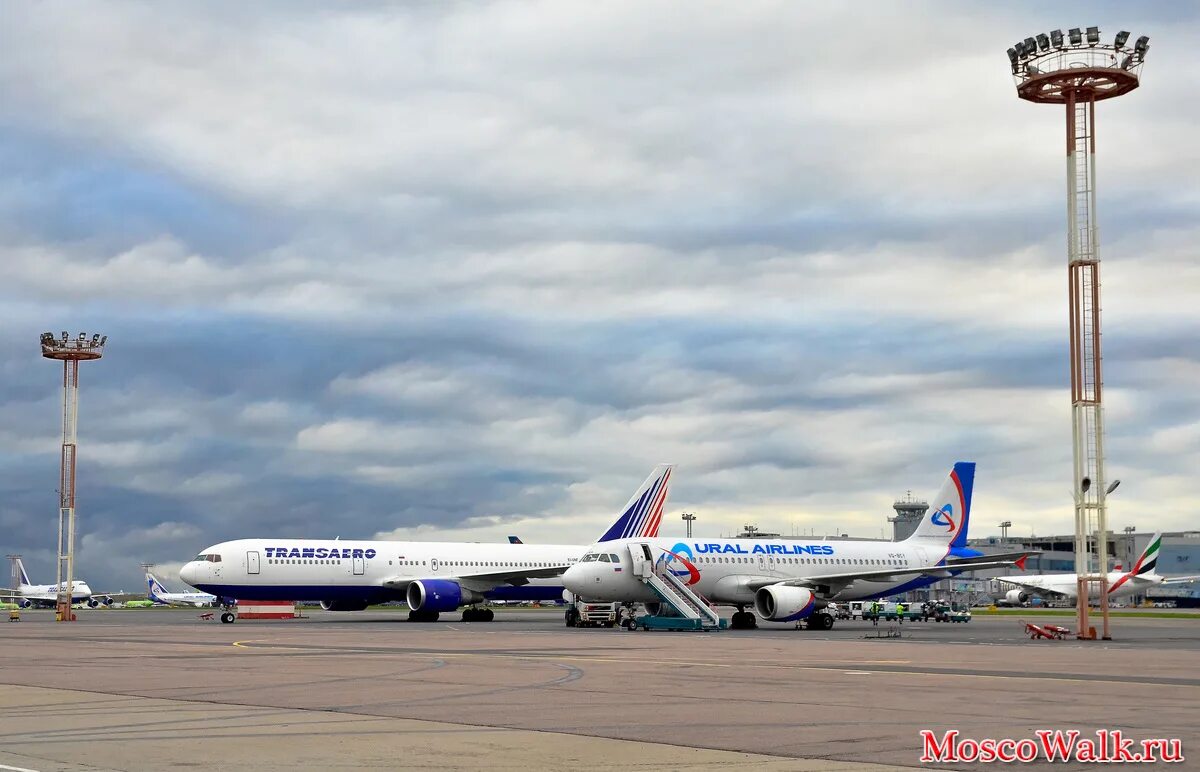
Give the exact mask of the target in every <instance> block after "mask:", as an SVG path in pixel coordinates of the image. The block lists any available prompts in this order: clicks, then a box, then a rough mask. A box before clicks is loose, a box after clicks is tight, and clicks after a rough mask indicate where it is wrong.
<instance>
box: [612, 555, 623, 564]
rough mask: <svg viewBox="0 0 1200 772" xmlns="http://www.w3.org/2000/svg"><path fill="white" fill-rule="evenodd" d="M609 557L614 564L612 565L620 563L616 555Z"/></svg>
mask: <svg viewBox="0 0 1200 772" xmlns="http://www.w3.org/2000/svg"><path fill="white" fill-rule="evenodd" d="M609 557H610V558H612V562H614V563H620V562H621V559H620V558H619V557H617V556H616V555H609Z"/></svg>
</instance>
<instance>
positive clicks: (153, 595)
mask: <svg viewBox="0 0 1200 772" xmlns="http://www.w3.org/2000/svg"><path fill="white" fill-rule="evenodd" d="M146 585H147V587H149V592H147V593H146V597H147V598H149V599H150V600H152V601H154V602H155V603H158V604H161V605H163V606H195V607H196V608H202V607H204V606H212V605H214V604H215V603H216V602H217V596H215V595H209V594H208V593H207V592H168V591H167V588H166V587H163V586H162V582H160V581H158V579H157V578H156V577H155V576H154V574H152V573H150V572H149V571H147V572H146Z"/></svg>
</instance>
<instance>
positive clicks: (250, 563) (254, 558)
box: [246, 550, 258, 574]
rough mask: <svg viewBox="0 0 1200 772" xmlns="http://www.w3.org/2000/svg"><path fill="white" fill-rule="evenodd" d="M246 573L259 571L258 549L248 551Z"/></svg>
mask: <svg viewBox="0 0 1200 772" xmlns="http://www.w3.org/2000/svg"><path fill="white" fill-rule="evenodd" d="M246 573H248V574H257V573H258V550H251V551H249V552H247V553H246Z"/></svg>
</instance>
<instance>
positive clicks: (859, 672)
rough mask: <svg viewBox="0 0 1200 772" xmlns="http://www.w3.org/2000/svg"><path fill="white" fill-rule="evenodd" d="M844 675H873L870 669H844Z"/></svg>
mask: <svg viewBox="0 0 1200 772" xmlns="http://www.w3.org/2000/svg"><path fill="white" fill-rule="evenodd" d="M842 673H843V674H844V675H871V671H869V670H843V671H842Z"/></svg>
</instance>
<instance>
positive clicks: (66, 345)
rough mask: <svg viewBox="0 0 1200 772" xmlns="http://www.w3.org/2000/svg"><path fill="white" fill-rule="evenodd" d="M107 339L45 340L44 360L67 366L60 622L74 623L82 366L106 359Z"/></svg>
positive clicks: (61, 478) (51, 336)
mask: <svg viewBox="0 0 1200 772" xmlns="http://www.w3.org/2000/svg"><path fill="white" fill-rule="evenodd" d="M107 342H108V336H107V335H100V334H98V333H97V334H94V335H92V337H91V338H90V339H89V338H88V336H87V333H84V332H81V333H79V337H78V338H71V337H70V335H68V333H67V332H66V331H63V334H62V337H61V338H55V337H54V333H52V332H43V333H42V336H41V343H42V356H43V357H45V358H46V359H55V360H58V361H61V362H62V363H63V396H62V400H63V403H62V404H63V418H62V429H63V436H62V455H61V458H60V463H59V469H58V476H59V478H58V479H59V483H58V561H57V562H58V570H57V575H58V579H57V581H58V587H57V596H56V598H55V604H54V605H55V608H57V610H58V614H57V619H58V621H60V622H71V621H73V620H74V618H75V617H74V616H73V615H72V614H71V600H72V599H71V595H72V593H73V592H74V589H75V452H76V425H77V422H78V419H79V363H80V362H90V361H92V360H93V359H99V358H100V357H102V356H104V344H105V343H107Z"/></svg>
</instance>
